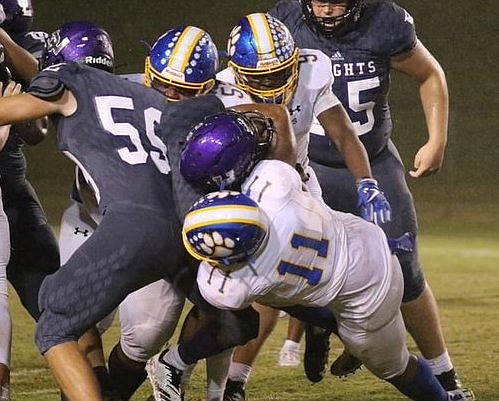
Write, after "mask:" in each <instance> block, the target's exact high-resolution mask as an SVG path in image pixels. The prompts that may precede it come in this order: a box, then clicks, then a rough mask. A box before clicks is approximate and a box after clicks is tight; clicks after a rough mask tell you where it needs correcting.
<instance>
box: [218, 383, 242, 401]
mask: <svg viewBox="0 0 499 401" xmlns="http://www.w3.org/2000/svg"><path fill="white" fill-rule="evenodd" d="M244 400H246V392H245V391H244V383H243V382H238V381H233V380H230V379H227V383H226V384H225V391H224V399H223V401H244Z"/></svg>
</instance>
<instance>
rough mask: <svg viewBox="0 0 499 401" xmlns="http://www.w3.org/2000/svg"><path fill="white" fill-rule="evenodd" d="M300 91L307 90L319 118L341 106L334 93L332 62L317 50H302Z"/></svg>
mask: <svg viewBox="0 0 499 401" xmlns="http://www.w3.org/2000/svg"><path fill="white" fill-rule="evenodd" d="M299 80H300V83H299V87H298V88H299V89H297V90H306V91H307V92H308V93H309V96H310V97H311V99H310V100H311V102H313V105H314V110H313V112H314V114H315V115H316V116H317V115H319V114H321V113H322V112H323V111H324V110H327V109H330V108H331V107H334V106H336V105H338V104H340V101H339V99H338V98H337V97H336V95H335V94H334V93H333V89H332V87H333V82H334V76H333V72H332V66H331V60H330V59H329V57H327V56H326V55H325V54H324V53H323V52H322V51H320V50H317V49H300V76H299Z"/></svg>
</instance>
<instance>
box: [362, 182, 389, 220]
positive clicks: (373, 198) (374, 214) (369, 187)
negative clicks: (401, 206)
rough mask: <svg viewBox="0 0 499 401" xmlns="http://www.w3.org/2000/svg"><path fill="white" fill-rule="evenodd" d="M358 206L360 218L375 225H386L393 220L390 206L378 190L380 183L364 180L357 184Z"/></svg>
mask: <svg viewBox="0 0 499 401" xmlns="http://www.w3.org/2000/svg"><path fill="white" fill-rule="evenodd" d="M357 206H358V207H359V209H360V216H361V217H362V218H363V219H364V220H367V221H371V222H373V223H374V224H380V223H386V222H388V221H390V219H391V208H390V204H389V203H388V201H387V200H386V198H385V194H384V193H383V192H382V191H381V190H380V189H379V188H378V181H376V180H375V179H373V178H363V179H361V180H360V181H359V182H358V183H357Z"/></svg>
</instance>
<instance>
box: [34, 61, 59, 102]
mask: <svg viewBox="0 0 499 401" xmlns="http://www.w3.org/2000/svg"><path fill="white" fill-rule="evenodd" d="M61 66H62V65H61ZM64 89H65V85H64V83H63V82H62V81H61V80H60V79H59V77H58V75H57V72H56V70H54V69H53V68H52V67H49V69H45V70H43V71H41V72H40V73H38V75H36V76H35V77H34V78H33V80H32V81H31V83H30V84H29V86H28V89H27V90H26V92H28V93H30V94H31V95H33V96H36V97H38V98H40V99H52V98H57V97H58V96H60V95H61V94H62V92H63V91H64Z"/></svg>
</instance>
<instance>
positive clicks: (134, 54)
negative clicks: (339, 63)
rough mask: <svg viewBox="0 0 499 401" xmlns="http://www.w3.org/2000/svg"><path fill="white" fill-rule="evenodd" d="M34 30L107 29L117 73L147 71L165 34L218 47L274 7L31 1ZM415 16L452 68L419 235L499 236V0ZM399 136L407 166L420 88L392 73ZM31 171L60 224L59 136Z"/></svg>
mask: <svg viewBox="0 0 499 401" xmlns="http://www.w3.org/2000/svg"><path fill="white" fill-rule="evenodd" d="M33 2H34V5H35V24H34V27H33V28H34V30H44V31H48V32H50V31H52V30H54V29H55V28H57V27H58V26H59V25H61V24H62V23H64V22H67V21H71V20H82V19H86V20H91V21H94V22H96V23H98V24H101V25H102V26H103V27H104V28H106V29H107V30H108V32H109V33H110V34H111V37H112V38H113V44H114V49H115V57H116V65H117V67H118V68H117V72H118V73H126V72H141V71H142V70H143V62H144V57H145V55H146V46H145V45H144V44H143V41H145V42H148V43H152V42H154V40H155V38H157V37H158V36H159V35H161V34H162V33H163V32H165V31H166V30H168V29H170V28H172V27H174V26H178V25H182V24H190V25H197V26H199V27H202V28H204V29H206V30H207V31H208V32H210V33H211V34H212V36H213V38H214V40H215V41H216V43H217V45H218V47H219V49H221V50H222V49H225V40H226V38H227V36H228V34H229V32H230V30H231V28H232V26H233V25H234V24H235V22H236V21H237V20H238V18H240V17H241V16H243V15H244V14H246V13H250V12H255V11H265V10H267V9H268V8H269V7H271V6H272V5H273V4H274V1H269V0H265V1H264V0H253V1H242V0H233V1H229V0H218V1H206V0H194V1H187V2H186V1H178V0H176V1H160V0H147V1H126V0H125V1H117V0H100V1H97V0H87V1H84V0H80V1H68V0H66V1H61V0H44V1H36V0H33ZM398 4H399V5H401V6H402V7H404V8H406V9H407V10H408V11H409V12H410V13H411V14H412V16H413V17H414V19H415V22H416V28H417V32H418V36H419V38H420V39H421V40H422V42H423V43H424V44H425V45H426V46H427V47H428V48H429V49H430V51H431V52H432V53H433V55H434V56H435V57H436V58H437V59H438V60H439V61H440V63H441V64H442V66H443V68H444V70H445V71H446V76H447V81H448V86H449V92H450V124H449V143H448V148H447V153H446V159H445V164H444V169H443V170H442V171H441V172H440V173H439V174H437V175H434V176H431V177H428V178H422V179H418V180H415V179H412V178H410V177H408V181H409V185H410V187H411V189H412V190H413V194H414V196H415V199H416V206H417V209H418V213H419V220H420V226H421V231H422V232H423V233H441V234H445V233H446V232H452V233H453V234H456V233H458V234H462V235H474V236H487V237H488V236H492V235H493V236H496V237H497V238H499V218H498V214H499V202H498V201H497V199H498V197H499V162H498V158H499V149H498V148H499V128H498V125H499V118H498V113H499V67H498V65H497V64H498V63H499V44H498V43H497V38H498V37H499V24H498V22H497V21H498V20H499V12H498V11H497V4H496V1H493V0H477V1H474V2H473V4H470V3H469V2H465V1H464V0H453V1H451V0H441V1H419V0H400V1H399V2H398ZM390 99H391V106H392V114H393V117H394V123H395V129H394V134H393V139H394V141H395V143H396V144H397V145H398V148H399V150H400V152H401V154H402V157H403V159H404V163H405V164H406V167H407V169H409V168H410V167H411V166H412V161H413V157H414V154H415V152H416V151H417V149H418V148H419V146H421V145H422V144H423V143H424V142H425V140H426V136H427V134H426V128H425V124H424V116H423V113H422V109H421V105H420V102H419V93H418V87H417V85H416V83H415V82H414V81H413V80H412V79H410V78H407V77H405V76H403V75H401V74H399V73H396V72H394V73H393V74H392V90H391V94H390ZM26 153H27V155H28V173H29V177H30V180H31V181H32V183H33V185H34V186H35V187H36V189H37V191H38V193H39V195H40V198H41V200H42V202H43V204H44V206H45V209H46V211H47V213H48V215H49V219H50V221H51V223H52V224H53V225H54V226H57V225H58V222H59V217H60V214H61V212H62V210H63V208H64V207H65V206H66V204H67V202H68V194H69V190H70V182H71V177H72V174H73V168H72V166H71V163H70V162H69V160H68V159H66V158H65V157H64V156H63V155H62V154H61V153H59V152H58V151H57V149H56V147H55V143H54V137H53V135H51V137H50V138H49V139H48V140H46V141H45V142H44V143H43V144H42V145H39V146H36V147H30V148H26Z"/></svg>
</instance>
